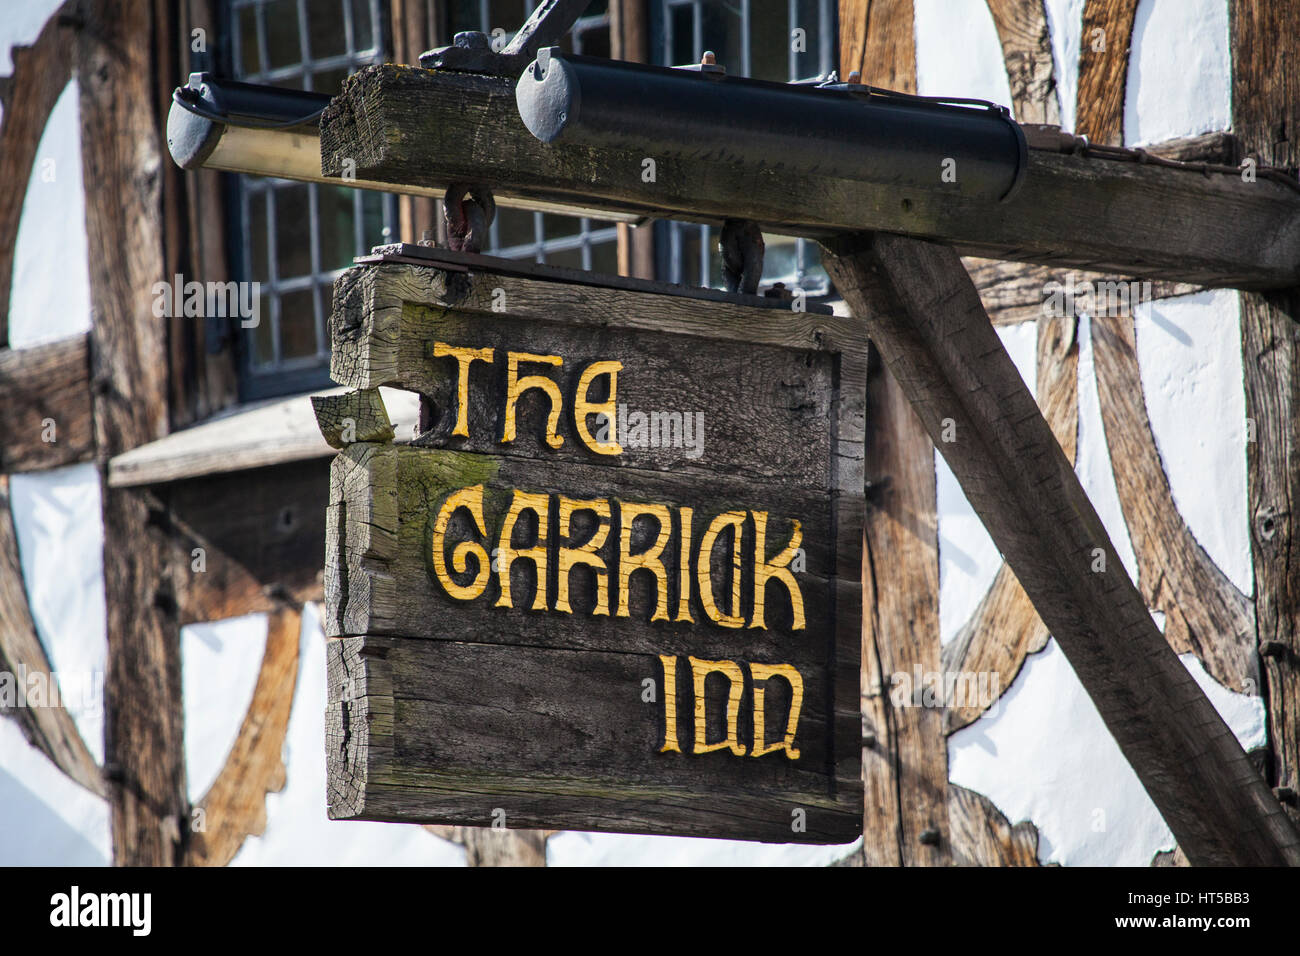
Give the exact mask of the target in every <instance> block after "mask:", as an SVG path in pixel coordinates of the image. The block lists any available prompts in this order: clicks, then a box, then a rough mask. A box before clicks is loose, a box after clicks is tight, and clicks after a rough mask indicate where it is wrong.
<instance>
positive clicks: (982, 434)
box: [826, 234, 1300, 865]
mask: <svg viewBox="0 0 1300 956" xmlns="http://www.w3.org/2000/svg"><path fill="white" fill-rule="evenodd" d="M826 246H827V251H828V253H829V255H828V256H827V261H826V268H827V271H828V272H829V273H830V275H831V278H832V280H833V281H834V282H835V286H836V288H837V289H838V290H839V292H840V293H841V294H842V295H843V296H844V299H845V301H846V302H847V303H848V304H849V306H850V308H851V309H852V311H853V313H854V314H855V315H857V316H858V317H859V318H861V319H862V320H863V321H864V322H865V323H866V324H867V328H868V331H869V333H870V335H871V339H872V342H873V344H875V345H876V346H878V347H879V349H880V352H881V355H882V356H883V357H884V359H885V362H886V364H887V365H888V367H889V370H890V372H891V373H892V374H893V376H894V378H895V379H897V381H898V383H899V385H900V386H901V388H902V390H903V392H904V393H905V394H906V395H907V397H908V399H909V401H910V402H911V404H912V407H913V409H915V410H916V412H917V413H918V415H919V416H920V418H921V420H922V421H923V422H924V423H925V427H926V430H927V431H928V432H929V433H930V436H931V438H932V440H934V441H936V443H937V444H936V447H938V448H939V449H940V450H941V451H942V452H943V455H944V458H945V459H946V460H947V461H948V464H949V465H950V466H951V468H952V470H953V473H954V474H955V475H956V476H957V479H958V481H959V482H960V483H961V486H962V489H963V491H965V493H966V496H967V498H968V499H969V500H970V502H971V505H972V506H973V507H974V509H975V511H976V513H977V514H979V516H980V519H981V520H982V521H983V522H984V525H985V527H986V528H987V529H988V531H989V534H990V536H991V537H992V538H993V541H994V543H995V544H997V546H998V548H999V550H1001V551H1002V552H1003V554H1005V555H1006V559H1007V562H1008V563H1009V564H1010V565H1011V567H1012V570H1014V571H1015V573H1016V576H1017V577H1018V578H1019V579H1020V582H1021V584H1022V585H1023V586H1024V588H1025V592H1026V593H1027V594H1028V595H1029V596H1030V598H1031V599H1032V600H1033V602H1034V606H1035V607H1036V608H1037V610H1038V612H1039V615H1040V616H1041V617H1042V619H1043V622H1044V623H1045V624H1046V625H1047V626H1048V628H1049V629H1050V630H1051V633H1052V634H1053V636H1054V637H1055V638H1056V639H1057V641H1058V642H1059V643H1060V645H1061V649H1062V650H1063V651H1064V652H1065V654H1066V656H1067V658H1068V659H1069V660H1070V663H1071V665H1072V666H1073V667H1074V670H1075V672H1076V673H1077V674H1078V677H1079V680H1080V682H1081V683H1082V684H1083V685H1084V688H1085V689H1086V690H1087V691H1088V694H1089V696H1090V697H1091V698H1092V700H1093V703H1094V704H1095V705H1096V707H1097V710H1098V712H1099V713H1100V715H1101V717H1102V719H1103V720H1104V721H1105V723H1106V726H1107V728H1108V729H1109V730H1110V732H1111V734H1112V735H1113V736H1114V737H1115V740H1116V742H1117V743H1118V744H1119V746H1120V749H1121V750H1122V751H1123V753H1124V755H1125V757H1126V758H1127V759H1128V761H1129V763H1130V764H1131V765H1132V767H1133V769H1134V772H1135V773H1136V774H1137V776H1138V779H1139V780H1141V782H1142V784H1143V786H1144V787H1145V788H1146V790H1147V793H1148V794H1149V795H1150V796H1151V799H1152V800H1153V802H1154V803H1155V804H1156V807H1157V808H1158V809H1159V810H1160V812H1161V814H1162V815H1163V816H1164V819H1165V822H1166V823H1167V824H1168V825H1169V827H1170V829H1171V830H1173V831H1174V835H1175V836H1176V837H1177V839H1178V842H1179V845H1180V846H1181V847H1182V849H1183V851H1184V852H1185V853H1186V855H1187V857H1188V859H1189V860H1190V861H1191V862H1192V863H1193V864H1195V865H1282V864H1291V865H1297V864H1300V835H1297V833H1296V830H1295V827H1294V826H1293V825H1292V824H1291V822H1290V820H1289V819H1288V818H1287V816H1286V814H1285V813H1284V812H1283V811H1282V808H1281V807H1280V806H1279V805H1278V803H1277V801H1276V800H1275V799H1274V797H1273V794H1272V793H1271V792H1270V791H1269V789H1268V787H1267V786H1266V784H1265V782H1264V781H1263V779H1262V778H1260V776H1259V775H1258V774H1257V773H1256V772H1255V770H1254V768H1253V767H1252V766H1251V764H1250V761H1249V760H1248V759H1247V757H1246V755H1245V753H1244V752H1243V751H1242V749H1241V746H1240V744H1238V743H1237V740H1236V738H1235V737H1234V736H1233V735H1232V731H1231V730H1230V729H1229V728H1228V726H1227V725H1226V724H1225V723H1224V722H1223V719H1222V718H1221V717H1220V716H1219V714H1218V713H1217V711H1215V709H1214V707H1213V705H1212V704H1211V703H1210V701H1209V699H1208V698H1207V697H1206V696H1205V694H1204V693H1203V692H1202V691H1201V690H1200V688H1199V687H1198V686H1197V685H1196V683H1195V681H1194V680H1193V679H1192V676H1191V674H1190V673H1189V672H1188V671H1187V669H1186V668H1184V667H1183V665H1182V663H1181V662H1180V661H1179V660H1178V657H1177V655H1175V654H1174V652H1173V650H1172V649H1171V648H1170V647H1169V645H1168V644H1167V643H1166V641H1165V639H1164V636H1163V635H1162V634H1161V633H1160V631H1159V630H1158V629H1157V628H1156V626H1155V622H1154V621H1153V620H1152V619H1151V616H1150V614H1149V612H1148V610H1147V607H1146V603H1145V602H1144V601H1143V599H1142V596H1141V595H1140V594H1139V593H1138V591H1137V588H1136V587H1135V586H1134V585H1133V582H1132V581H1131V580H1130V579H1129V577H1128V574H1127V572H1126V571H1125V569H1124V566H1123V564H1122V563H1121V562H1120V560H1119V558H1118V556H1117V554H1116V552H1115V549H1114V547H1113V545H1112V544H1111V542H1110V539H1109V536H1108V535H1107V533H1106V530H1105V527H1104V526H1103V525H1102V523H1101V520H1100V519H1099V518H1098V517H1097V513H1096V511H1095V509H1093V507H1092V504H1091V502H1090V501H1089V500H1088V497H1087V495H1086V494H1085V492H1084V491H1083V488H1082V486H1081V485H1080V484H1079V480H1078V478H1077V476H1076V475H1075V473H1074V469H1073V468H1072V467H1071V466H1070V463H1069V461H1068V460H1067V459H1066V457H1065V453H1064V452H1063V451H1062V450H1061V446H1060V445H1059V444H1058V443H1057V441H1056V438H1055V437H1054V436H1053V434H1052V431H1051V428H1050V426H1049V425H1048V424H1047V422H1046V420H1045V419H1044V418H1043V416H1042V414H1041V412H1040V411H1039V409H1038V406H1037V405H1036V404H1035V403H1034V399H1033V396H1032V395H1031V394H1030V393H1029V389H1028V388H1027V387H1026V386H1025V384H1024V380H1023V379H1022V378H1021V377H1020V373H1019V371H1017V369H1016V367H1015V365H1014V364H1013V363H1012V362H1011V358H1010V356H1008V355H1007V353H1006V350H1005V349H1004V348H1003V346H1002V343H1001V341H1000V340H999V339H998V337H997V333H996V332H995V331H994V329H993V326H992V324H991V323H990V321H989V318H988V314H987V313H986V312H985V310H984V307H983V305H982V304H981V302H980V299H979V293H978V292H977V291H976V289H975V286H974V284H973V283H972V282H971V279H970V276H969V275H967V273H966V270H965V268H964V267H963V266H962V264H961V260H960V259H959V258H958V256H957V254H956V253H955V252H954V251H953V250H952V249H951V248H950V247H948V246H945V245H940V244H937V243H932V242H926V241H922V240H917V239H911V238H907V237H903V236H891V235H883V234H865V235H858V236H846V237H843V238H841V239H839V240H834V241H830V242H828V243H827V244H826ZM946 435H951V436H952V440H951V441H946V440H945V441H941V440H940V439H941V438H942V437H944V436H946Z"/></svg>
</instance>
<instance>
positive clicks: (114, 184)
mask: <svg viewBox="0 0 1300 956" xmlns="http://www.w3.org/2000/svg"><path fill="white" fill-rule="evenodd" d="M79 10H80V14H81V21H80V23H79V29H78V32H77V43H76V56H75V59H74V62H75V67H76V76H77V80H78V85H79V87H80V92H81V100H80V107H81V157H82V177H83V180H84V182H85V183H86V184H87V186H88V189H87V191H86V237H87V240H88V246H89V248H91V249H93V250H95V254H94V255H92V256H91V257H90V261H89V273H90V295H91V304H92V306H93V308H94V313H95V321H94V326H93V328H92V330H91V333H90V338H91V354H92V357H93V363H94V364H93V377H94V379H95V381H96V386H97V387H96V389H95V397H94V421H95V439H96V457H97V460H98V461H99V463H100V464H101V466H106V464H107V460H108V458H109V457H111V456H112V455H115V454H118V453H120V452H123V451H125V450H127V449H129V448H133V447H135V446H137V445H141V444H144V443H145V442H148V441H151V440H153V439H155V438H158V437H160V436H161V435H163V434H165V433H166V431H167V423H168V412H167V408H168V403H167V395H168V382H167V364H166V361H165V359H164V356H166V355H167V346H166V341H165V339H166V334H165V333H166V330H165V327H164V326H163V324H162V323H161V322H159V321H158V319H157V318H156V317H155V316H154V315H153V309H152V293H151V291H150V290H151V288H152V286H153V284H154V283H155V282H157V281H159V280H161V279H163V278H165V277H166V262H165V258H164V256H165V251H164V242H163V229H164V209H163V197H162V194H161V193H162V181H161V179H160V177H159V170H160V168H161V167H162V164H163V162H164V152H163V150H164V146H163V143H162V141H161V135H160V129H161V124H160V122H159V120H160V116H159V113H158V110H157V104H156V102H155V100H154V92H155V89H154V86H153V83H154V77H155V76H156V75H157V74H156V67H155V62H156V59H155V51H154V50H153V49H152V43H153V42H155V41H156V42H160V43H161V42H170V41H169V40H168V39H167V38H165V37H159V36H158V34H157V30H156V26H157V21H156V19H155V10H154V4H152V3H150V2H149V0H87V2H85V3H83V4H81V5H80V7H79ZM103 516H104V596H105V603H106V605H107V627H108V666H107V674H106V678H105V689H104V697H105V707H104V723H105V728H104V764H105V775H106V777H107V779H108V782H109V802H110V805H111V819H112V829H113V862H114V863H115V864H117V865H119V866H129V865H153V866H170V865H174V864H176V863H179V862H180V861H181V860H182V859H183V856H184V843H185V841H186V839H187V838H188V835H189V819H190V817H189V809H190V807H189V798H188V796H187V794H186V786H185V751H184V733H183V729H184V714H183V709H182V706H181V670H180V641H179V640H178V632H179V625H178V621H177V613H176V612H177V608H176V600H175V595H174V594H173V593H171V591H170V589H169V588H168V587H167V586H166V582H167V580H168V577H169V573H170V572H169V568H168V558H167V553H168V547H169V542H168V540H167V538H166V536H165V531H164V529H163V528H160V527H159V525H160V524H165V522H166V518H165V515H160V514H159V513H158V512H157V511H156V510H151V509H150V507H149V505H148V502H147V501H146V500H145V497H144V495H143V494H141V493H139V492H136V491H133V490H129V489H116V488H110V487H105V488H104V503H103Z"/></svg>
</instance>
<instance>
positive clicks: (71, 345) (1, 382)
mask: <svg viewBox="0 0 1300 956" xmlns="http://www.w3.org/2000/svg"><path fill="white" fill-rule="evenodd" d="M90 385H91V380H90V351H89V346H88V345H87V338H86V336H85V335H84V334H83V335H75V336H71V337H69V338H66V339H60V340H58V341H57V342H50V343H47V344H45V345H37V346H33V347H32V348H25V349H0V472H5V473H8V474H14V473H17V472H25V471H44V470H46V469H48V468H60V467H62V466H64V465H73V464H76V463H78V462H84V461H90V460H91V459H92V458H93V457H94V454H95V434H94V428H93V427H92V424H91V419H90Z"/></svg>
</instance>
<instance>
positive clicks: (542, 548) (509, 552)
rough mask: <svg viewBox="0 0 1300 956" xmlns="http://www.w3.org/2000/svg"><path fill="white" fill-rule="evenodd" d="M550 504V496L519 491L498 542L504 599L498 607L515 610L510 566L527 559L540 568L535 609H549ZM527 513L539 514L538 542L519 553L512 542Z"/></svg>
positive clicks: (499, 567)
mask: <svg viewBox="0 0 1300 956" xmlns="http://www.w3.org/2000/svg"><path fill="white" fill-rule="evenodd" d="M549 505H550V495H546V494H529V493H528V492H524V491H515V498H514V501H512V502H511V503H510V511H509V512H507V513H506V518H505V521H504V522H502V524H501V538H500V540H499V541H498V542H497V577H498V578H499V579H500V581H501V597H500V598H498V599H497V604H496V606H497V607H514V605H513V604H511V603H510V566H511V565H512V564H514V562H515V560H516V559H518V558H524V559H526V560H529V561H532V562H533V564H534V565H535V566H536V568H537V592H536V594H535V595H534V597H533V610H534V611H545V610H546V525H547V523H548V514H549V510H550V509H549ZM525 511H531V512H533V514H535V515H537V543H536V544H535V545H533V546H532V547H531V548H519V549H517V550H516V548H515V547H514V545H512V544H511V543H510V539H511V538H512V537H513V536H514V531H515V523H516V522H517V521H518V520H519V516H520V515H521V514H523V513H524V512H525Z"/></svg>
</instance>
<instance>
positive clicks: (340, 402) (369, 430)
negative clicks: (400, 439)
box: [311, 388, 396, 448]
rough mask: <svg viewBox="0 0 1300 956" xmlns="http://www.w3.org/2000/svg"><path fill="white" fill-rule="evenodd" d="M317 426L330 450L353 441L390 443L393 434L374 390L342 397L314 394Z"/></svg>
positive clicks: (390, 423) (312, 404)
mask: <svg viewBox="0 0 1300 956" xmlns="http://www.w3.org/2000/svg"><path fill="white" fill-rule="evenodd" d="M311 407H312V410H313V411H314V412H315V413H316V424H317V426H318V427H319V428H320V430H321V434H322V435H324V436H325V440H326V441H327V442H329V444H330V447H332V448H343V447H345V446H346V445H349V444H351V443H352V442H356V441H373V442H387V441H392V440H393V438H394V436H395V434H396V433H395V432H394V431H393V423H392V422H390V421H389V420H388V409H386V408H385V407H384V400H383V398H381V397H380V395H379V389H377V388H362V389H357V390H356V391H353V392H344V393H343V394H342V395H313V396H312V397H311Z"/></svg>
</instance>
